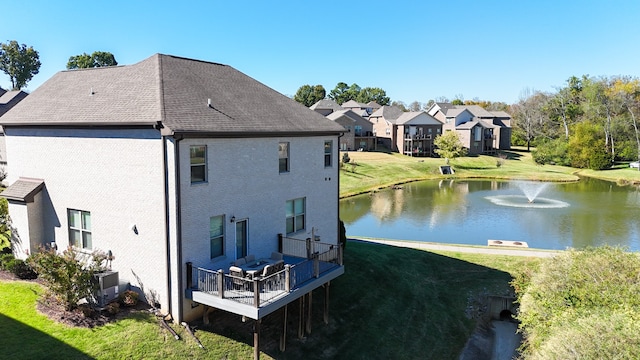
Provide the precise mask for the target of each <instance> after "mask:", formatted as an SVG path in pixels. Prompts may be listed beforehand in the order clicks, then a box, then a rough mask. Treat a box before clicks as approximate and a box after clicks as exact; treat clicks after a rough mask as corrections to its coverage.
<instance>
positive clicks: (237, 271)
mask: <svg viewBox="0 0 640 360" xmlns="http://www.w3.org/2000/svg"><path fill="white" fill-rule="evenodd" d="M229 275H231V276H233V278H232V280H233V285H234V286H233V287H234V288H235V289H236V290H239V289H241V288H242V286H244V284H245V281H244V280H243V279H244V270H242V269H241V268H239V267H237V266H231V267H230V268H229Z"/></svg>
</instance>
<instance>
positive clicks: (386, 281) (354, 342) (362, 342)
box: [0, 241, 538, 359]
mask: <svg viewBox="0 0 640 360" xmlns="http://www.w3.org/2000/svg"><path fill="white" fill-rule="evenodd" d="M536 261H538V260H537V259H529V258H520V257H502V256H492V257H486V256H479V255H474V254H463V253H434V252H428V251H422V250H414V249H408V248H397V247H391V246H385V245H374V244H367V243H361V242H353V241H352V242H349V244H348V245H347V249H346V253H345V268H346V272H345V274H344V275H343V276H341V277H340V278H338V279H336V280H335V281H334V282H332V284H331V286H330V321H329V324H328V325H325V324H324V323H323V322H322V307H323V302H324V297H323V294H324V293H323V291H322V290H317V291H316V292H315V293H314V297H313V309H314V313H313V328H312V333H311V335H309V336H307V337H306V338H304V339H298V337H297V323H298V321H297V319H298V312H297V311H296V304H297V302H296V303H293V304H292V305H291V306H290V309H289V319H288V320H289V322H288V323H289V325H288V343H287V350H286V351H285V352H284V353H280V352H279V350H278V347H277V344H278V336H279V332H280V331H281V328H282V322H281V318H280V316H281V312H276V313H274V314H272V315H269V316H268V317H267V318H266V319H265V320H264V324H263V332H262V334H261V341H262V354H261V358H263V359H270V358H275V359H300V358H305V359H334V358H347V359H371V358H378V359H384V358H394V359H455V358H457V356H458V355H459V352H460V351H461V349H462V347H463V346H464V344H465V342H466V340H467V338H468V336H469V334H470V333H471V332H472V330H473V329H474V326H475V322H474V321H473V320H470V319H467V318H466V317H465V308H466V306H467V304H468V302H467V299H468V298H469V297H470V296H473V295H474V294H479V293H482V292H485V291H489V292H491V293H494V294H504V293H506V292H508V291H509V285H508V283H509V281H510V280H511V274H512V273H514V272H515V271H516V269H519V268H522V267H525V266H527V264H529V263H531V262H536ZM41 292H42V289H41V287H40V286H39V285H37V284H34V283H27V282H0V338H2V344H3V346H2V349H1V350H0V351H2V356H3V357H6V358H8V359H37V358H64V359H89V358H94V359H112V358H114V359H125V358H126V359H159V358H171V359H205V358H207V359H247V358H251V357H252V335H251V324H250V322H247V323H242V322H241V321H240V319H239V318H238V317H236V318H235V321H232V322H231V323H225V324H224V325H220V324H219V323H216V319H220V318H223V317H224V316H227V317H229V316H231V317H233V316H234V315H229V314H222V313H221V312H214V316H213V317H212V323H213V324H212V325H209V326H204V325H202V324H195V325H198V326H199V327H198V330H197V332H196V334H197V336H198V338H199V339H200V340H201V342H202V343H203V344H204V347H205V350H203V349H200V348H199V347H197V345H196V344H195V342H194V341H193V340H192V339H191V338H190V337H189V336H188V334H186V333H185V331H184V330H183V329H182V327H180V326H174V329H176V330H177V331H178V333H179V334H180V335H181V337H182V340H180V341H176V340H175V339H174V338H173V337H172V336H170V335H169V334H168V333H167V332H166V331H165V330H163V329H162V328H161V327H160V326H159V325H158V323H157V322H156V320H155V318H154V317H153V316H152V315H150V314H145V313H141V314H138V315H136V316H135V317H132V318H128V319H125V320H120V321H118V322H116V323H113V324H109V325H106V326H103V327H99V328H95V329H79V328H70V327H68V326H64V325H60V324H56V323H54V322H52V321H51V320H48V319H47V318H46V317H44V316H43V315H40V314H39V313H38V312H37V311H36V309H35V303H36V299H37V298H38V296H39V294H40V293H41Z"/></svg>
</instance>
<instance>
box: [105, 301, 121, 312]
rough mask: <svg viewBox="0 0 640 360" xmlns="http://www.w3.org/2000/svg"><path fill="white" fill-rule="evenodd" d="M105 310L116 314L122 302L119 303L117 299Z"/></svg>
mask: <svg viewBox="0 0 640 360" xmlns="http://www.w3.org/2000/svg"><path fill="white" fill-rule="evenodd" d="M105 310H106V311H107V313H109V314H111V315H115V314H117V313H118V312H119V311H120V303H118V302H117V301H112V302H110V303H108V304H107V306H106V307H105Z"/></svg>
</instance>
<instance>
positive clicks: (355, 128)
mask: <svg viewBox="0 0 640 360" xmlns="http://www.w3.org/2000/svg"><path fill="white" fill-rule="evenodd" d="M327 119H329V120H333V121H335V122H336V123H338V124H340V125H342V126H343V127H344V128H345V129H346V130H347V132H346V133H345V134H344V135H343V136H342V137H340V150H343V151H350V150H364V151H369V150H375V149H376V138H375V136H373V124H372V123H370V122H369V121H368V120H367V119H365V118H363V117H362V116H359V115H357V114H356V113H354V112H353V111H351V110H347V109H343V110H339V111H336V112H333V113H331V114H329V115H327Z"/></svg>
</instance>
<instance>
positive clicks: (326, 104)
mask: <svg viewBox="0 0 640 360" xmlns="http://www.w3.org/2000/svg"><path fill="white" fill-rule="evenodd" d="M309 109H311V110H322V109H331V110H333V111H338V110H342V109H343V107H342V106H340V105H338V103H337V102H335V101H333V100H331V99H322V100H318V101H317V102H316V103H315V104H313V105H311V106H309Z"/></svg>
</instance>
